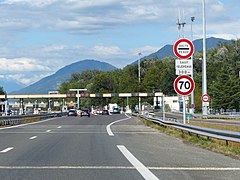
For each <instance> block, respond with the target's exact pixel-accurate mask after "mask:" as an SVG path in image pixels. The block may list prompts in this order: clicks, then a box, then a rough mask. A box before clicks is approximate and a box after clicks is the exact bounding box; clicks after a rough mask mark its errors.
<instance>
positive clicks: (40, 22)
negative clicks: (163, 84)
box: [0, 0, 240, 85]
mask: <svg viewBox="0 0 240 180" xmlns="http://www.w3.org/2000/svg"><path fill="white" fill-rule="evenodd" d="M239 7H240V1H239V0H206V15H207V36H214V37H220V38H225V39H237V38H239V37H240V32H239V25H240V13H239ZM179 12H180V16H181V19H182V21H184V22H186V23H187V24H186V26H185V28H184V35H185V37H187V38H190V22H191V21H190V17H191V16H195V18H196V20H195V22H194V24H193V34H194V39H198V38H201V37H202V0H168V1H165V0H131V1H130V0H0V63H1V66H0V78H10V79H14V80H16V81H19V82H21V83H24V84H26V85H29V84H31V83H34V82H36V81H38V80H39V79H41V78H43V77H45V76H47V75H50V74H52V73H54V72H56V71H57V70H58V69H59V68H61V67H63V66H65V65H68V64H71V63H73V62H76V61H79V60H83V59H96V60H100V61H105V62H108V63H110V64H112V65H114V66H116V67H119V68H122V67H124V66H126V65H127V64H130V63H132V62H133V61H134V60H136V59H138V53H139V52H141V53H142V56H146V55H148V54H150V53H153V52H155V51H157V50H158V49H160V48H161V47H162V46H164V45H166V44H173V43H174V42H175V41H176V40H177V38H178V34H179V33H178V29H177V25H176V20H177V18H178V17H179Z"/></svg>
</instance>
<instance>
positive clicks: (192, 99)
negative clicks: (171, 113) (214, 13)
mask: <svg viewBox="0 0 240 180" xmlns="http://www.w3.org/2000/svg"><path fill="white" fill-rule="evenodd" d="M194 20H195V17H194V16H192V17H191V40H192V41H193V28H192V25H193V21H194ZM191 65H192V72H191V76H192V79H193V55H192V56H191ZM194 106H195V105H194V91H193V92H192V94H191V108H192V113H194V108H195V107H194Z"/></svg>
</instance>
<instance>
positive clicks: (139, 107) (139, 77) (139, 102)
mask: <svg viewBox="0 0 240 180" xmlns="http://www.w3.org/2000/svg"><path fill="white" fill-rule="evenodd" d="M141 55H142V53H138V87H139V89H138V90H139V93H140V84H141V69H140V68H141V67H140V64H141V58H140V57H141ZM138 110H139V111H141V110H142V108H141V97H140V95H138Z"/></svg>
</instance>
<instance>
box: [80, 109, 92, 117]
mask: <svg viewBox="0 0 240 180" xmlns="http://www.w3.org/2000/svg"><path fill="white" fill-rule="evenodd" d="M80 116H81V117H82V116H88V117H90V112H89V110H88V109H84V110H82V111H81V114H80Z"/></svg>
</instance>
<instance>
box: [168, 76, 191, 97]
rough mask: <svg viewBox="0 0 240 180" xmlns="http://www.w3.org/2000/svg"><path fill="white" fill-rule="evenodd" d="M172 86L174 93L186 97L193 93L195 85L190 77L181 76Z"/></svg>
mask: <svg viewBox="0 0 240 180" xmlns="http://www.w3.org/2000/svg"><path fill="white" fill-rule="evenodd" d="M173 86H174V90H175V91H176V93H178V94H180V95H182V96H187V95H189V94H191V93H192V92H193V90H194V88H195V83H194V81H193V79H192V78H191V77H190V76H187V75H182V76H178V77H177V78H176V79H175V81H174V83H173Z"/></svg>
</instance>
